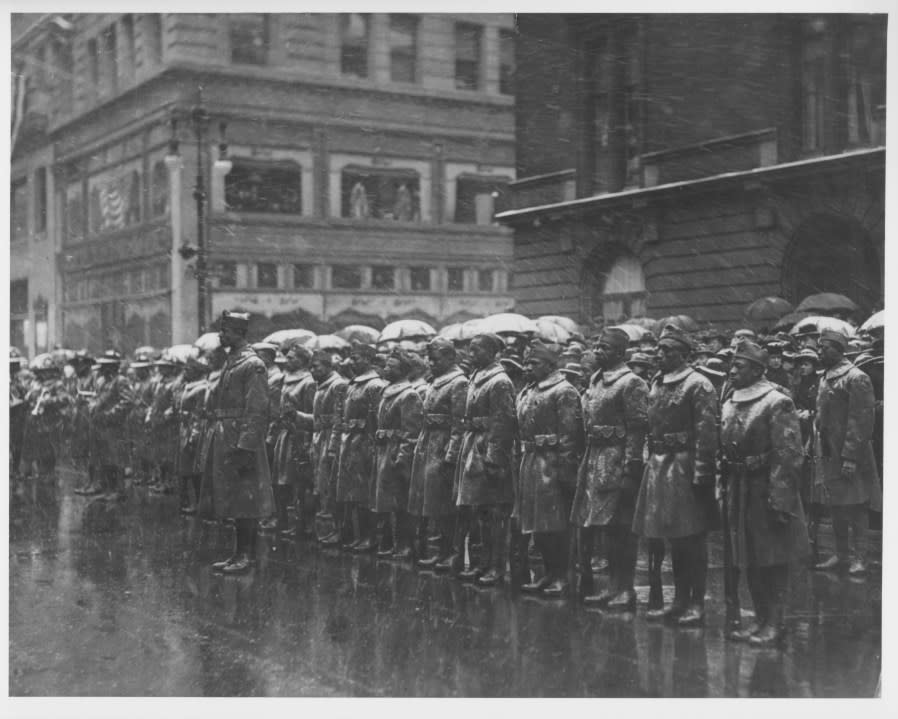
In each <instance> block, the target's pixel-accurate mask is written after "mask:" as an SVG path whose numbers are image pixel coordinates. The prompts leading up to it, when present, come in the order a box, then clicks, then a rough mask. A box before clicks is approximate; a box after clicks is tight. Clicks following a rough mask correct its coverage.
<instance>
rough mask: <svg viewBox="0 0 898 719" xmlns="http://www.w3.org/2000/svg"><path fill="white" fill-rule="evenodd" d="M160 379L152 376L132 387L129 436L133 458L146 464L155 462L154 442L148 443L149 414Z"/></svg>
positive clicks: (135, 383)
mask: <svg viewBox="0 0 898 719" xmlns="http://www.w3.org/2000/svg"><path fill="white" fill-rule="evenodd" d="M157 383H158V378H156V377H154V376H153V375H152V374H151V375H149V376H147V378H146V379H144V380H137V381H136V382H134V383H133V384H132V385H131V396H132V403H131V411H130V412H129V413H128V435H129V437H130V440H131V445H132V454H133V456H135V457H137V458H140V459H143V460H144V461H145V462H153V461H155V452H154V450H153V442H152V441H147V439H148V437H147V414H148V413H149V411H150V407H152V406H153V397H155V395H156V385H157Z"/></svg>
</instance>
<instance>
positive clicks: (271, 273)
mask: <svg viewBox="0 0 898 719" xmlns="http://www.w3.org/2000/svg"><path fill="white" fill-rule="evenodd" d="M256 286H257V287H264V288H266V289H274V288H276V287H277V286H278V266H277V265H276V264H274V263H273V262H260V263H259V264H258V265H256Z"/></svg>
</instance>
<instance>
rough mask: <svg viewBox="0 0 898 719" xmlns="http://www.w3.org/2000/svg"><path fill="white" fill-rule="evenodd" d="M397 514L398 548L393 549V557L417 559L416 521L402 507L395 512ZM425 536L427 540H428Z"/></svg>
mask: <svg viewBox="0 0 898 719" xmlns="http://www.w3.org/2000/svg"><path fill="white" fill-rule="evenodd" d="M395 516H396V525H395V526H396V542H395V544H396V548H395V549H394V550H393V559H401V560H403V561H404V560H408V559H411V560H413V561H414V559H415V548H414V545H415V543H416V542H415V539H416V538H415V526H416V525H415V521H414V518H413V517H412V516H411V515H410V514H409V513H408V512H404V511H402V510H401V509H400V510H397V511H396V512H395ZM426 541H427V540H426V537H425V542H426Z"/></svg>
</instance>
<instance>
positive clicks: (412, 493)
mask: <svg viewBox="0 0 898 719" xmlns="http://www.w3.org/2000/svg"><path fill="white" fill-rule="evenodd" d="M427 358H428V362H429V363H430V370H431V374H432V375H433V382H432V383H431V385H430V390H429V391H428V393H427V396H426V397H425V399H424V407H423V410H422V411H423V413H424V422H423V425H422V428H421V434H420V436H419V437H418V441H417V443H416V444H415V456H414V459H413V460H412V477H411V486H410V488H409V497H408V511H409V513H410V514H411V515H412V516H414V517H424V518H427V519H431V520H433V521H434V522H435V524H436V528H437V531H438V533H439V535H440V545H439V548H438V550H437V552H436V554H434V555H433V556H431V557H422V558H421V559H419V560H418V566H419V567H421V568H423V569H431V568H434V567H436V566H437V565H438V564H440V563H441V562H445V561H447V560H448V559H449V558H450V556H451V554H452V532H453V530H454V529H455V497H454V495H453V493H452V482H453V477H454V475H455V469H456V465H457V464H458V453H459V450H460V449H461V439H462V432H463V429H462V425H463V422H464V417H465V401H466V399H467V393H468V378H467V377H465V375H464V373H463V372H462V371H461V369H460V368H459V366H458V365H457V364H456V362H455V358H456V351H455V346H454V345H453V344H452V342H451V341H449V340H447V339H445V338H444V337H436V338H434V339H432V340H431V341H430V343H429V344H428V346H427ZM456 561H457V560H456ZM449 568H450V567H447V569H449Z"/></svg>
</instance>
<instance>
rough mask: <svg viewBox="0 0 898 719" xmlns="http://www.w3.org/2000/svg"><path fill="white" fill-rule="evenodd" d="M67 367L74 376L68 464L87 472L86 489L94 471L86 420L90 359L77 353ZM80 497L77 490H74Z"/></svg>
mask: <svg viewBox="0 0 898 719" xmlns="http://www.w3.org/2000/svg"><path fill="white" fill-rule="evenodd" d="M70 364H71V365H72V369H73V370H74V374H73V375H72V377H71V379H70V380H69V383H68V392H69V396H70V397H71V398H72V413H71V417H70V419H71V422H70V434H69V436H70V439H71V445H70V447H71V460H72V464H73V465H74V467H75V468H76V469H77V470H79V471H86V472H87V485H86V486H90V485H92V484H94V483H95V482H94V477H95V467H94V466H93V465H91V463H90V417H89V414H88V406H89V404H90V401H91V399H93V398H94V397H96V387H95V378H94V374H93V372H92V371H91V366H92V365H93V357H91V356H90V354H88V352H87V350H79V351H78V352H77V353H76V354H75V356H74V357H73V358H72V360H71V362H70ZM75 491H76V492H78V493H79V494H80V490H79V489H76V490H75Z"/></svg>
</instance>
